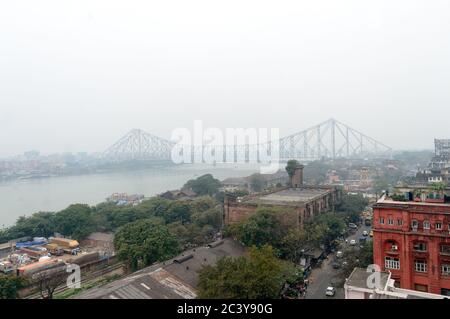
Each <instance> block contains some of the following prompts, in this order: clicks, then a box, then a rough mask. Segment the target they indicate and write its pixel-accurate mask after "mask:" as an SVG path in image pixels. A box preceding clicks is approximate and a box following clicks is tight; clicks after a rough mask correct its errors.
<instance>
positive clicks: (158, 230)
mask: <svg viewBox="0 0 450 319" xmlns="http://www.w3.org/2000/svg"><path fill="white" fill-rule="evenodd" d="M114 246H115V248H116V251H117V255H118V256H119V259H120V260H123V261H125V262H126V263H127V265H128V267H129V268H130V269H131V270H133V271H135V270H137V269H139V268H142V267H146V266H149V265H151V264H152V263H154V262H156V261H163V260H166V259H169V258H172V257H173V256H175V255H176V254H178V253H179V252H180V246H179V243H178V241H177V239H176V237H175V236H173V235H172V234H171V233H170V232H169V229H168V228H167V226H165V225H164V222H163V220H161V219H158V218H152V219H146V220H139V221H136V222H133V223H130V224H127V225H125V226H123V227H121V228H120V229H119V231H118V232H117V234H116V236H115V238H114Z"/></svg>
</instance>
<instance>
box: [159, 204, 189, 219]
mask: <svg viewBox="0 0 450 319" xmlns="http://www.w3.org/2000/svg"><path fill="white" fill-rule="evenodd" d="M163 217H164V219H165V220H166V222H167V223H171V222H174V221H180V222H181V223H186V222H189V221H190V220H191V206H190V204H189V203H188V202H183V201H174V202H172V204H171V205H170V206H169V208H168V210H167V212H166V213H165V214H164V216H163Z"/></svg>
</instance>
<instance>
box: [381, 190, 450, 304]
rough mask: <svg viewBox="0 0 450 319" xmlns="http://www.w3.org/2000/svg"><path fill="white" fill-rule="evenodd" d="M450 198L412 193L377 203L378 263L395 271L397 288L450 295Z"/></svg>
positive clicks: (392, 274) (384, 199)
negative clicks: (436, 197)
mask: <svg viewBox="0 0 450 319" xmlns="http://www.w3.org/2000/svg"><path fill="white" fill-rule="evenodd" d="M447 199H448V198H447V197H446V196H443V199H440V200H436V199H435V197H434V196H433V198H429V197H427V194H426V193H422V194H418V193H416V194H413V193H412V192H408V193H405V194H402V195H393V196H390V197H389V196H387V195H384V196H383V197H382V198H381V199H380V200H379V201H378V202H377V203H376V204H375V205H374V207H373V210H374V218H373V232H374V237H373V242H374V248H373V249H374V262H375V264H377V265H379V266H380V267H381V269H383V270H384V271H389V272H391V277H392V280H394V283H395V286H396V287H399V288H403V289H410V290H417V291H421V292H428V293H433V294H442V295H446V296H450V203H449V202H448V201H447Z"/></svg>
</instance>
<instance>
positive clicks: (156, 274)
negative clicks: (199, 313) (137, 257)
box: [75, 239, 245, 299]
mask: <svg viewBox="0 0 450 319" xmlns="http://www.w3.org/2000/svg"><path fill="white" fill-rule="evenodd" d="M244 253H245V248H244V247H243V246H241V245H240V244H239V243H237V242H236V241H234V240H232V239H224V240H221V241H217V242H215V243H212V244H210V245H209V247H208V246H207V247H198V248H196V249H191V250H188V251H185V252H183V253H182V254H181V255H179V256H177V257H175V258H173V259H171V260H169V261H165V262H162V263H158V264H154V265H152V266H150V267H147V268H144V269H142V270H139V271H137V272H135V273H133V274H131V275H129V276H126V277H124V278H122V279H119V280H117V281H114V282H111V283H109V284H106V285H104V286H100V287H95V288H93V289H90V290H88V291H86V292H84V293H82V294H81V295H77V296H76V297H75V298H76V299H193V298H195V297H196V287H197V284H198V273H197V272H198V271H199V270H200V269H201V268H202V267H203V266H207V265H215V263H216V262H217V260H218V259H219V258H221V257H238V256H242V255H244Z"/></svg>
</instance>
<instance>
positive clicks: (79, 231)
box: [53, 204, 95, 240]
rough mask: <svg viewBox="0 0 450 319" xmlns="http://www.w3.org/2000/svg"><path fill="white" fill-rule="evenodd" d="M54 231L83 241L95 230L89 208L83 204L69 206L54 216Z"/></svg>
mask: <svg viewBox="0 0 450 319" xmlns="http://www.w3.org/2000/svg"><path fill="white" fill-rule="evenodd" d="M53 221H54V223H55V230H56V231H57V232H59V233H61V234H63V235H65V236H71V237H72V238H74V239H78V240H81V239H84V238H85V237H87V236H88V235H89V234H90V233H92V232H93V231H94V230H95V225H93V223H92V220H91V208H90V207H89V206H88V205H84V204H75V205H70V206H69V207H67V208H66V209H64V210H62V211H60V212H58V213H56V214H55V216H54V219H53Z"/></svg>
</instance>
